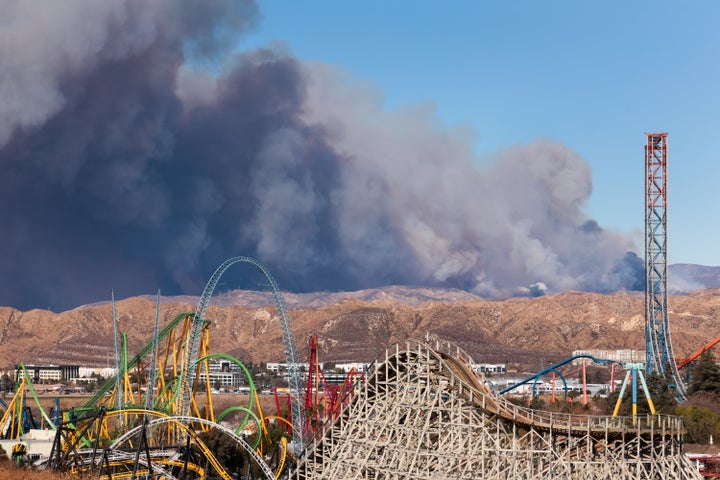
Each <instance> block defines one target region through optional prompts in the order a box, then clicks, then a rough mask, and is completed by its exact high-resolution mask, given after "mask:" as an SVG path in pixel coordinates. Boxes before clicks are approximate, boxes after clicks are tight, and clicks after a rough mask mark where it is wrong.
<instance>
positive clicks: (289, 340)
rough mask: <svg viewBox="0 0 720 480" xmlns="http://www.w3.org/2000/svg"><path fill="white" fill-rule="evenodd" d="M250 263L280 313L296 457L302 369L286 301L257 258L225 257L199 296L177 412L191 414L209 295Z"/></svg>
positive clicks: (301, 443)
mask: <svg viewBox="0 0 720 480" xmlns="http://www.w3.org/2000/svg"><path fill="white" fill-rule="evenodd" d="M241 262H242V263H249V264H251V265H253V266H254V267H255V268H257V269H258V270H259V271H260V273H262V274H263V276H264V277H265V279H266V280H267V282H268V283H269V284H270V288H271V290H272V295H273V298H274V300H275V306H276V307H277V310H278V315H279V316H280V323H281V325H282V335H283V344H284V347H285V358H286V361H287V364H288V373H289V377H290V382H289V383H290V394H291V396H292V402H291V409H292V421H293V429H292V430H293V446H294V453H295V455H296V456H300V455H302V452H303V451H304V449H305V443H304V438H303V432H302V430H303V425H304V424H305V412H303V409H302V405H301V403H300V397H301V395H300V374H299V373H300V372H299V365H298V360H297V351H296V348H295V337H294V336H293V333H292V330H291V328H290V320H289V318H288V315H287V312H286V310H285V302H284V301H283V298H282V296H281V295H280V291H279V289H278V287H277V284H276V283H275V279H274V278H273V277H272V275H270V272H269V271H268V270H267V269H266V268H265V267H264V266H263V265H262V264H261V263H260V262H258V261H257V260H255V259H254V258H250V257H242V256H240V257H232V258H230V259H228V260H225V262H223V263H222V264H221V265H220V266H219V267H218V268H217V269H216V270H215V273H213V275H212V276H211V277H210V280H208V283H207V285H206V286H205V290H204V291H203V293H202V297H201V298H200V303H199V304H198V306H197V310H196V311H195V316H194V317H193V321H192V326H191V330H190V337H189V340H188V352H189V354H188V355H185V358H184V361H183V368H182V371H181V373H180V375H181V381H180V396H179V401H178V409H177V413H178V415H180V416H187V415H188V414H189V413H190V402H191V398H190V396H191V395H192V386H193V384H194V381H195V369H194V368H191V367H192V366H193V365H195V363H196V362H197V356H198V350H199V349H200V337H201V334H202V327H203V323H204V318H205V312H206V310H207V307H208V305H209V303H210V298H211V297H212V294H213V292H214V290H215V287H216V286H217V283H218V281H219V280H220V277H221V276H222V275H223V273H225V271H226V270H227V269H228V268H230V267H231V266H232V265H234V264H236V263H241Z"/></svg>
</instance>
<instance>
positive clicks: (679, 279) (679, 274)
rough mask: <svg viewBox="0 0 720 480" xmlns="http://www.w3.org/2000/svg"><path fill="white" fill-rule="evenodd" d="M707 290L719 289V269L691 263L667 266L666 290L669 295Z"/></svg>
mask: <svg viewBox="0 0 720 480" xmlns="http://www.w3.org/2000/svg"><path fill="white" fill-rule="evenodd" d="M708 288H720V267H706V266H704V265H694V264H691V263H676V264H673V265H670V266H668V290H669V291H670V292H671V293H688V292H692V291H695V290H704V289H708Z"/></svg>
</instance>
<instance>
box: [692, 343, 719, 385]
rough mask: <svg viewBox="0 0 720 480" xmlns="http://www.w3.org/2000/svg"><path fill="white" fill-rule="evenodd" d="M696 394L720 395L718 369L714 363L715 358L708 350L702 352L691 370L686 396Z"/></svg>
mask: <svg viewBox="0 0 720 480" xmlns="http://www.w3.org/2000/svg"><path fill="white" fill-rule="evenodd" d="M698 392H708V393H714V394H716V395H720V367H718V365H717V363H715V356H714V355H713V353H712V352H711V351H710V350H707V351H705V352H703V354H702V355H701V356H700V359H699V360H698V363H697V365H696V366H695V368H694V369H693V374H692V380H691V382H690V386H689V388H688V394H689V395H693V394H695V393H698Z"/></svg>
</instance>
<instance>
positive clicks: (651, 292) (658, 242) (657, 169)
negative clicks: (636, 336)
mask: <svg viewBox="0 0 720 480" xmlns="http://www.w3.org/2000/svg"><path fill="white" fill-rule="evenodd" d="M646 136H647V143H646V145H645V351H646V352H647V353H646V362H645V371H646V373H648V374H650V373H653V372H655V373H657V374H659V375H662V376H664V375H667V374H669V375H670V376H671V377H672V380H673V381H674V383H675V389H676V391H677V393H678V395H679V396H680V397H684V396H685V385H684V383H683V381H682V378H681V377H680V374H679V373H678V369H677V365H676V363H675V355H674V354H673V349H672V342H671V340H670V326H669V322H668V308H667V270H668V263H667V153H668V146H667V136H668V134H667V133H664V132H663V133H646Z"/></svg>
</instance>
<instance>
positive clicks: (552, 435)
mask: <svg viewBox="0 0 720 480" xmlns="http://www.w3.org/2000/svg"><path fill="white" fill-rule="evenodd" d="M683 434H684V429H683V425H682V419H681V418H679V417H671V416H665V415H655V416H647V417H636V418H635V419H633V418H632V417H609V416H586V415H569V414H562V413H560V414H558V413H551V412H541V411H537V410H532V409H529V408H524V407H520V406H518V405H515V404H513V403H511V402H510V401H508V400H507V399H505V398H502V397H497V396H494V395H493V394H491V393H490V391H489V390H488V388H487V387H486V386H485V382H484V379H483V378H482V377H480V378H478V377H477V376H476V374H475V373H474V372H472V370H471V369H470V366H469V363H468V359H466V358H463V356H462V355H458V352H457V351H452V352H451V351H448V350H445V349H443V348H440V345H439V344H432V345H431V344H428V343H414V344H411V343H409V342H408V343H407V344H406V345H405V346H400V345H395V346H393V347H391V348H390V349H389V350H388V351H387V352H385V359H384V360H383V361H380V362H378V364H377V366H376V367H375V368H374V369H372V370H371V371H369V372H367V374H366V381H365V383H364V385H363V388H362V391H361V392H359V393H358V395H357V396H356V397H355V399H354V401H353V402H352V403H351V404H350V405H349V406H348V407H347V408H346V409H345V410H344V411H343V412H342V414H341V415H340V417H339V419H338V421H336V422H335V423H334V424H332V425H328V426H327V427H326V428H325V430H324V431H323V432H322V433H321V435H318V437H316V438H315V439H314V440H313V442H312V444H311V445H309V447H308V450H307V451H306V453H305V455H304V457H303V460H302V461H301V462H300V463H298V464H297V465H296V468H295V470H293V472H291V478H294V479H298V480H299V479H303V480H310V479H356V478H375V479H385V478H387V479H389V478H393V479H397V480H399V479H427V480H430V479H439V478H443V479H493V480H498V479H507V480H510V479H516V478H526V479H535V478H537V479H540V478H556V479H572V480H575V479H583V480H585V479H587V480H595V479H622V480H631V479H632V480H636V479H641V480H644V479H647V480H650V479H662V480H680V479H682V480H689V479H698V478H700V477H699V476H698V474H697V472H696V471H695V470H694V468H693V467H692V465H691V464H690V462H689V461H688V460H687V457H685V456H684V455H683V448H682V444H683V443H682V436H683Z"/></svg>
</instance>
